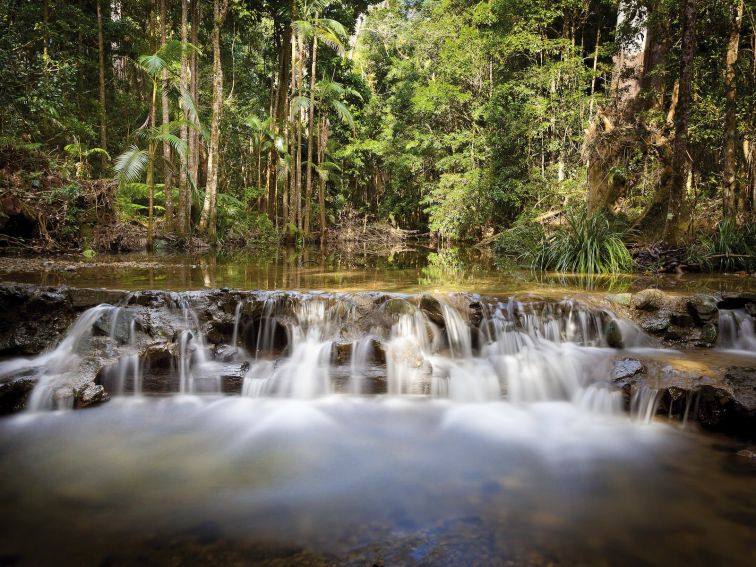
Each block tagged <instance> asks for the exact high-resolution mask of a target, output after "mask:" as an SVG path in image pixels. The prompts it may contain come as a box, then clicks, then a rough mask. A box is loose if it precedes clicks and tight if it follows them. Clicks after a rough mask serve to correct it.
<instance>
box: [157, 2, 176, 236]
mask: <svg viewBox="0 0 756 567" xmlns="http://www.w3.org/2000/svg"><path fill="white" fill-rule="evenodd" d="M167 27H168V15H167V10H166V0H160V46H161V48H163V49H164V48H165V46H166V44H167V42H168V41H167ZM162 81H163V85H162V91H161V109H162V111H163V113H162V114H163V116H162V119H163V120H162V123H163V127H167V125H168V124H169V123H170V121H171V109H170V104H169V100H168V88H169V82H168V69H167V68H164V69H163V71H162ZM163 169H164V171H165V174H164V176H163V193H164V194H165V228H166V230H167V231H168V232H171V231H172V230H173V226H174V221H175V219H174V213H173V170H172V167H171V145H170V143H169V142H168V141H164V142H163Z"/></svg>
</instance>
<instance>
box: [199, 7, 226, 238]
mask: <svg viewBox="0 0 756 567" xmlns="http://www.w3.org/2000/svg"><path fill="white" fill-rule="evenodd" d="M227 11H228V0H213V37H212V42H213V111H212V118H211V121H210V150H209V151H208V156H207V184H206V186H205V204H204V206H203V207H202V215H201V217H200V223H199V230H200V232H202V233H206V234H207V237H208V239H209V240H210V242H215V241H216V239H217V222H216V219H217V216H218V207H217V197H218V166H219V163H218V160H219V157H220V156H219V152H218V147H219V142H220V117H221V110H222V107H223V68H222V66H221V54H220V34H221V27H222V26H223V21H224V20H225V19H226V12H227Z"/></svg>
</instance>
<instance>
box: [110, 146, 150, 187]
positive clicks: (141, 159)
mask: <svg viewBox="0 0 756 567" xmlns="http://www.w3.org/2000/svg"><path fill="white" fill-rule="evenodd" d="M147 159H148V156H147V152H146V151H145V150H140V149H139V148H138V147H136V146H131V147H130V148H129V149H128V150H126V151H125V152H123V153H122V154H121V155H119V156H118V157H117V158H116V162H115V165H114V166H113V170H114V171H115V173H116V178H117V179H118V180H119V181H120V182H121V183H128V182H134V181H136V180H138V179H139V178H140V177H141V176H142V173H143V172H144V167H145V165H147Z"/></svg>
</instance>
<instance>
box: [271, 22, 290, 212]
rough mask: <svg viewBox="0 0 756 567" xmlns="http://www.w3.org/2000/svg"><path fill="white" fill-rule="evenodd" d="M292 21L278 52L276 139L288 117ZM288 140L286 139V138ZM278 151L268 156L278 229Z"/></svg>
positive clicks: (283, 36) (285, 29) (286, 29)
mask: <svg viewBox="0 0 756 567" xmlns="http://www.w3.org/2000/svg"><path fill="white" fill-rule="evenodd" d="M290 48H291V21H287V22H286V23H285V25H284V29H283V34H282V38H281V43H280V44H279V50H278V57H279V59H278V62H279V65H278V85H277V87H276V91H275V97H274V102H273V109H272V113H271V118H272V122H273V132H274V137H279V136H281V135H282V131H283V130H284V127H283V125H284V124H285V122H286V118H287V116H288V111H287V108H286V107H287V99H288V92H289V68H290V67H289V66H290V64H291V50H290ZM284 139H286V138H284ZM279 157H280V156H279V155H278V151H277V150H276V149H275V148H271V150H270V154H269V156H268V178H267V181H266V184H267V186H268V215H269V216H270V219H271V220H272V221H273V222H274V224H275V226H276V227H278V180H277V179H276V177H277V175H276V165H277V162H278V159H279Z"/></svg>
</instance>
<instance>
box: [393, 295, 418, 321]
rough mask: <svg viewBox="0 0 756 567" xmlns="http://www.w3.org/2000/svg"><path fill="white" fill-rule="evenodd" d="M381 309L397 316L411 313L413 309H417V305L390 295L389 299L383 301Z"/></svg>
mask: <svg viewBox="0 0 756 567" xmlns="http://www.w3.org/2000/svg"><path fill="white" fill-rule="evenodd" d="M421 308H422V305H421ZM383 311H384V313H386V314H388V315H391V316H393V317H397V318H398V317H399V316H400V315H412V314H413V313H414V312H415V311H417V307H415V306H414V305H412V304H411V303H410V302H409V301H407V300H406V299H400V298H398V297H392V298H391V299H389V300H388V301H386V302H385V303H383Z"/></svg>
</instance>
